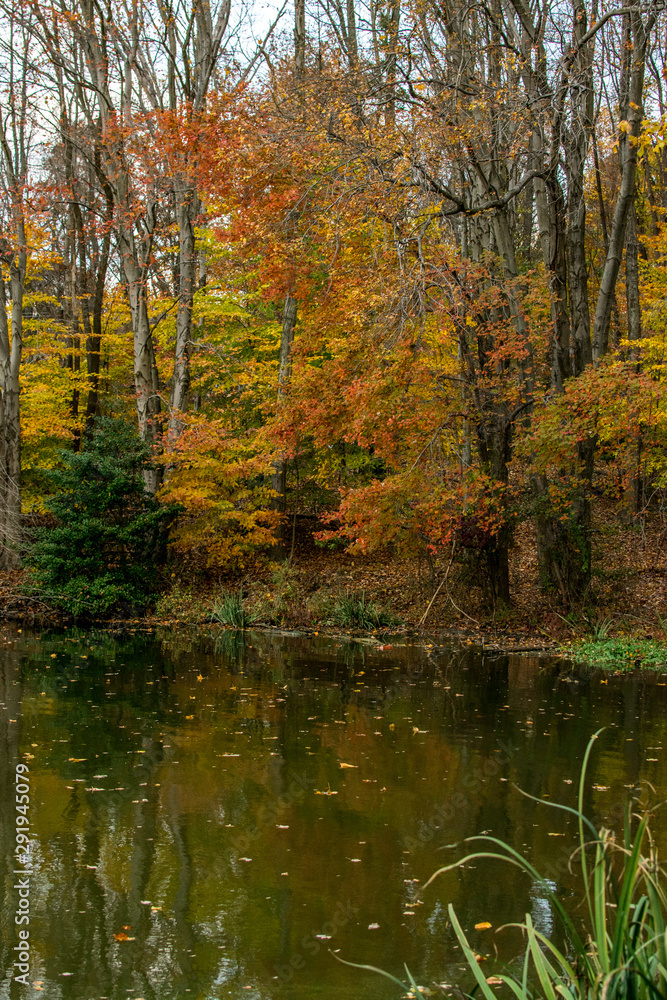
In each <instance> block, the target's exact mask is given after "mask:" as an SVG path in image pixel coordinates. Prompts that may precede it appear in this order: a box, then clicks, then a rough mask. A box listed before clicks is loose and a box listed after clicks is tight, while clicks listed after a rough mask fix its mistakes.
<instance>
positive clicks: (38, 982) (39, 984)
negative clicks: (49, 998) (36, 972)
mask: <svg viewBox="0 0 667 1000" xmlns="http://www.w3.org/2000/svg"><path fill="white" fill-rule="evenodd" d="M32 985H33V986H34V987H35V989H36V990H43V989H44V980H43V979H36V980H35V982H34V983H33V984H32Z"/></svg>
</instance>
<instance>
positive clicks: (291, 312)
mask: <svg viewBox="0 0 667 1000" xmlns="http://www.w3.org/2000/svg"><path fill="white" fill-rule="evenodd" d="M297 307H298V303H297V300H296V299H295V298H294V297H293V296H292V295H290V294H289V293H288V294H287V296H286V297H285V304H284V306H283V325H282V330H281V334H280V360H279V363H278V406H280V404H281V403H282V402H283V401H284V399H285V397H286V395H287V391H288V387H289V382H290V377H291V374H292V343H293V341H294V330H295V327H296V316H297ZM271 485H272V487H273V490H274V493H275V496H274V498H273V501H272V506H273V509H274V510H276V511H278V512H279V513H280V514H281V515H282V520H281V524H280V529H279V532H278V540H277V543H276V545H275V547H274V554H275V557H276V558H278V559H284V558H285V551H286V520H285V513H286V506H287V502H286V501H287V462H286V460H285V457H284V455H282V454H281V455H280V456H279V457H278V458H277V459H276V461H275V462H274V465H273V476H272V482H271Z"/></svg>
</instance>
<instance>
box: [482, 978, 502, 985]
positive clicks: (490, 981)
mask: <svg viewBox="0 0 667 1000" xmlns="http://www.w3.org/2000/svg"><path fill="white" fill-rule="evenodd" d="M486 981H487V983H488V984H489V986H502V984H503V981H502V979H501V978H500V976H487V977H486Z"/></svg>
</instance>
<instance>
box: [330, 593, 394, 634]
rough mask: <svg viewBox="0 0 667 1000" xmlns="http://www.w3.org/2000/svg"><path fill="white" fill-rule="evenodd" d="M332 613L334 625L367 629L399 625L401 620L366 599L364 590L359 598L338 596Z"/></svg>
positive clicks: (348, 595) (347, 595)
mask: <svg viewBox="0 0 667 1000" xmlns="http://www.w3.org/2000/svg"><path fill="white" fill-rule="evenodd" d="M332 614H333V618H334V623H335V624H336V625H342V626H343V627H345V628H361V629H366V630H367V631H370V630H372V629H376V628H383V627H385V626H387V625H399V624H400V621H401V619H400V618H397V617H396V615H392V614H391V613H390V612H389V611H382V610H380V609H379V608H377V607H376V606H375V604H373V602H372V601H367V600H366V594H365V592H362V594H361V597H360V598H359V597H355V596H354V595H351V594H346V595H345V596H344V597H339V598H338V600H337V601H336V604H335V605H334V608H333V612H332Z"/></svg>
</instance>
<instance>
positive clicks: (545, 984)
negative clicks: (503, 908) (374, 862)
mask: <svg viewBox="0 0 667 1000" xmlns="http://www.w3.org/2000/svg"><path fill="white" fill-rule="evenodd" d="M598 735H599V733H596V734H595V735H594V736H593V737H592V738H591V740H590V742H589V744H588V747H587V749H586V753H585V755H584V761H583V764H582V768H581V775H580V778H579V795H578V802H577V808H576V809H575V808H572V807H570V806H566V805H562V804H559V803H552V802H544V801H543V800H535V801H542V802H543V804H544V805H546V806H551V807H552V808H556V809H560V810H561V811H563V812H566V813H569V814H571V815H574V816H575V817H576V820H577V827H578V837H577V839H578V845H577V850H576V851H575V852H574V854H573V856H572V860H573V861H576V863H578V864H579V865H580V867H581V874H582V879H583V887H584V902H585V906H584V914H583V920H582V919H581V918H580V917H576V918H575V917H574V916H572V915H571V914H570V913H569V912H568V910H567V909H566V908H565V906H564V905H563V903H562V902H561V900H560V899H559V898H558V896H557V895H556V894H555V892H554V891H553V889H552V888H551V885H550V883H549V882H548V881H547V880H546V879H544V878H542V876H541V875H540V874H539V872H538V871H537V869H536V868H534V867H533V865H532V864H531V863H530V862H529V861H527V860H526V858H524V857H523V856H522V855H521V854H520V853H519V852H518V851H516V850H515V849H514V848H513V847H511V846H510V845H509V844H506V843H505V842H504V841H502V840H499V839H497V838H496V837H490V836H478V837H471V838H469V840H468V841H467V842H468V843H476V844H480V845H483V846H482V847H481V849H479V850H474V851H472V852H471V853H470V854H467V855H466V856H465V857H464V858H461V859H460V860H459V861H457V862H455V863H454V864H451V865H447V866H446V867H444V868H440V869H438V871H437V872H435V873H434V874H433V875H432V876H431V878H430V879H429V880H428V882H426V884H425V885H424V889H426V887H427V886H428V885H430V884H431V882H433V880H434V879H436V878H437V877H438V876H439V875H442V874H444V873H445V872H449V871H452V870H454V869H455V868H458V867H459V866H461V865H464V864H468V863H469V862H473V861H483V860H485V859H494V860H502V861H506V862H507V863H508V864H510V865H513V866H514V867H516V868H519V869H521V870H522V871H524V872H526V873H527V874H528V875H529V876H530V877H531V878H532V879H534V880H536V881H538V882H539V883H540V886H541V888H542V890H543V891H544V893H545V894H546V895H547V896H548V897H549V899H550V902H551V904H552V906H553V909H554V913H555V914H556V916H557V917H558V919H559V921H560V924H561V929H562V931H563V932H564V937H565V940H566V942H567V944H566V945H564V946H563V947H561V948H559V947H557V945H556V944H554V942H553V941H551V940H550V939H549V938H547V937H546V936H545V935H544V934H542V933H541V932H540V931H538V930H537V928H536V927H535V925H534V924H533V922H532V920H531V918H530V915H529V914H526V918H525V920H524V922H523V923H521V924H519V925H514V926H519V927H520V928H521V929H522V930H523V933H524V938H525V941H526V949H525V952H524V955H523V960H522V967H521V973H520V974H519V975H513V974H505V975H501V976H498V977H496V982H498V984H499V985H500V983H501V982H502V984H504V985H505V986H506V987H507V988H508V989H509V990H510V991H511V993H512V995H513V996H514V997H516V998H517V1000H536V998H538V997H539V998H544V1000H665V998H667V926H666V923H665V914H666V913H667V895H666V893H665V873H664V871H663V869H662V868H661V867H660V866H659V864H658V858H657V853H656V849H655V845H654V843H653V840H652V838H651V833H650V828H649V820H650V813H649V812H648V811H644V812H643V813H641V814H639V815H637V814H635V813H634V812H633V809H632V804H631V803H629V804H628V806H627V809H626V814H625V823H624V829H623V835H622V838H620V839H617V838H616V836H615V835H614V833H613V832H612V831H611V830H608V829H606V828H605V827H601V828H600V829H599V830H597V829H596V828H595V826H594V825H593V824H592V822H591V821H590V820H589V819H588V818H587V817H586V816H585V815H584V813H583V801H584V789H585V782H586V772H587V768H588V762H589V760H590V755H591V751H592V749H593V746H594V743H595V740H596V738H597V736H598ZM523 794H526V793H525V792H524V793H523ZM528 798H533V796H528ZM449 917H450V920H451V923H452V927H453V929H454V933H455V934H456V937H457V938H458V941H459V944H460V946H461V948H462V950H463V953H464V955H465V958H466V961H467V963H468V965H469V967H470V971H471V972H472V974H473V976H474V978H475V981H476V985H475V987H474V989H473V991H472V992H473V994H474V995H475V996H476V997H478V996H482V997H484V998H485V1000H497V996H498V995H497V993H496V991H495V990H494V989H493V988H492V987H491V985H490V984H489V983H488V982H487V979H486V977H485V975H484V973H483V972H482V970H481V969H480V967H479V964H478V961H477V956H476V955H475V953H474V951H473V949H472V948H471V946H470V944H469V942H468V939H467V937H466V935H465V932H464V930H463V928H462V927H461V924H460V923H459V920H458V918H457V916H456V913H455V911H454V908H453V906H452V905H451V904H450V905H449ZM347 964H351V963H347ZM359 967H360V968H366V969H371V968H373V967H372V966H359ZM374 971H376V972H382V970H379V969H374ZM382 974H383V975H385V976H389V974H388V973H385V972H382ZM389 978H391V979H392V980H394V982H396V983H397V984H399V985H400V986H401V987H402V988H403V989H404V990H407V991H408V992H409V993H411V994H412V995H415V996H417V995H419V993H420V992H421V988H420V987H417V986H416V984H415V981H414V979H413V978H412V976H410V975H409V974H408V978H409V983H407V984H406V983H402V982H401V981H400V980H398V979H396V978H395V977H393V976H389ZM471 995H472V994H471Z"/></svg>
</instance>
